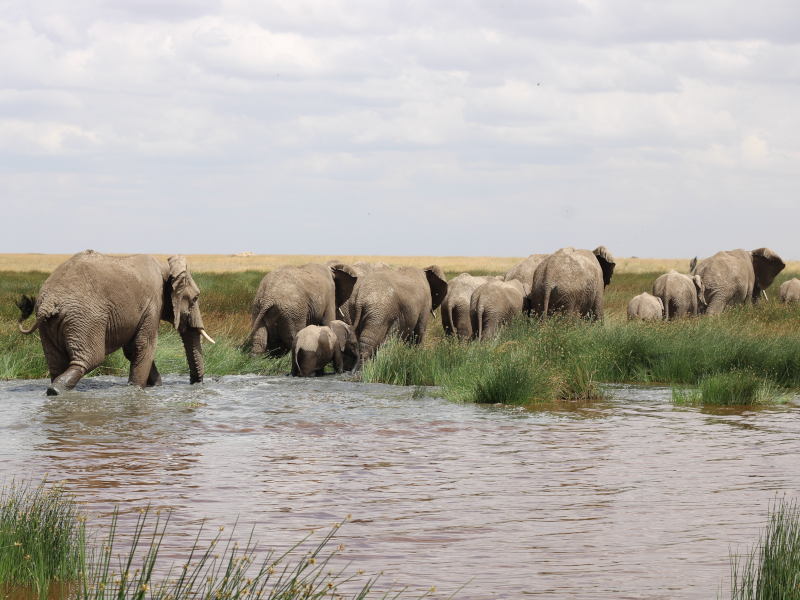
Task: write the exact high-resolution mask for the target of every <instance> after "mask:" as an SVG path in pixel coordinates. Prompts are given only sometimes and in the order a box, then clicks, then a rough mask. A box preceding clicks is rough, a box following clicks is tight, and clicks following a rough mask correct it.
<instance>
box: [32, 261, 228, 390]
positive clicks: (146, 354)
mask: <svg viewBox="0 0 800 600" xmlns="http://www.w3.org/2000/svg"><path fill="white" fill-rule="evenodd" d="M199 296H200V289H199V288H198V287H197V284H196V283H195V282H194V279H192V276H191V274H190V273H189V269H188V267H187V265H186V259H185V258H184V257H183V256H171V257H170V258H169V260H168V263H163V264H162V263H161V262H160V261H158V260H156V259H155V258H153V257H152V256H148V255H145V254H136V255H132V256H107V255H105V254H100V253H99V252H95V251H93V250H85V251H83V252H80V253H78V254H76V255H74V256H72V257H71V258H70V259H69V260H67V261H66V262H65V263H63V264H62V265H60V266H59V267H58V268H57V269H56V270H55V271H53V273H52V274H51V275H50V276H49V277H48V278H47V280H46V281H45V282H44V283H43V284H42V289H41V290H40V291H39V296H38V297H37V298H36V300H35V303H34V301H33V299H31V298H28V297H27V296H23V298H22V300H21V301H20V302H19V303H18V306H19V307H20V309H21V310H22V316H21V317H20V331H22V333H25V334H28V333H32V332H33V331H35V330H36V329H37V328H38V329H39V335H40V336H41V340H42V348H43V350H44V354H45V358H46V359H47V367H48V370H49V372H50V379H51V381H52V383H51V384H50V387H49V388H48V389H47V394H48V395H57V394H59V393H61V392H63V391H66V390H71V389H72V388H74V387H75V385H76V384H77V383H78V381H80V379H81V378H82V377H83V376H84V375H85V374H86V373H88V372H89V371H91V370H92V369H94V368H96V367H98V366H99V365H100V364H101V363H102V362H103V360H104V359H105V357H106V356H107V355H108V354H111V353H112V352H114V351H116V350H118V349H119V348H122V351H123V353H124V354H125V358H127V359H128V360H129V361H130V363H131V367H130V374H129V376H128V382H129V383H131V384H132V385H138V386H141V387H145V386H152V385H159V384H160V383H161V375H160V374H159V372H158V369H157V368H156V365H155V362H153V359H154V357H155V353H156V342H157V340H158V325H159V323H160V321H162V320H164V321H167V322H169V323H172V324H173V325H174V326H175V329H177V330H178V333H179V334H180V336H181V339H182V340H183V347H184V349H185V351H186V359H187V360H188V362H189V381H190V382H191V383H199V382H201V381H203V373H204V363H203V351H202V349H201V347H200V340H201V337H205V338H207V339H208V340H210V341H212V342H213V340H211V338H210V337H208V334H207V333H205V328H204V326H203V319H202V317H201V315H200V305H199V303H198V298H199ZM31 313H35V314H36V323H35V324H34V325H33V326H32V327H31V328H30V329H23V328H22V325H21V322H22V321H23V320H25V319H26V318H28V317H29V316H30V315H31Z"/></svg>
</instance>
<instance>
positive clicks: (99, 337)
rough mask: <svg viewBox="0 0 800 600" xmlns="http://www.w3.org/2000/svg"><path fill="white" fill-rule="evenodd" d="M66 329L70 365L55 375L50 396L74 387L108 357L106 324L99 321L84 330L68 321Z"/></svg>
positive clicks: (66, 352)
mask: <svg viewBox="0 0 800 600" xmlns="http://www.w3.org/2000/svg"><path fill="white" fill-rule="evenodd" d="M64 329H65V331H64V336H65V338H66V339H67V340H68V342H67V344H66V346H67V347H66V350H64V351H63V352H64V353H65V354H66V355H67V356H68V357H69V366H68V367H67V368H66V370H65V371H63V372H62V373H60V374H59V375H58V376H56V377H53V379H52V383H51V384H50V387H48V388H47V395H48V396H57V395H58V394H61V393H62V392H65V391H68V390H71V389H73V388H74V387H75V386H76V385H77V384H78V382H79V381H80V380H81V378H82V377H83V376H84V375H85V374H86V373H88V372H89V371H91V370H92V369H95V368H97V367H99V366H100V365H101V364H102V363H103V360H104V359H105V357H106V355H105V348H106V345H105V327H104V326H102V325H101V324H99V323H98V324H96V325H95V327H94V328H93V329H92V330H91V331H89V332H84V331H80V330H78V327H77V326H76V325H73V324H72V323H67V324H66V325H65V326H64ZM51 376H52V375H51Z"/></svg>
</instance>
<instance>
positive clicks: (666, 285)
mask: <svg viewBox="0 0 800 600" xmlns="http://www.w3.org/2000/svg"><path fill="white" fill-rule="evenodd" d="M653 295H654V296H656V297H658V298H660V299H661V302H663V304H664V318H666V319H667V320H668V321H669V320H671V319H677V318H679V317H684V316H686V315H696V314H698V313H699V312H700V310H702V309H704V308H705V306H706V296H705V286H704V285H703V280H702V279H701V278H700V276H699V275H691V276H689V275H684V274H683V273H678V272H677V271H676V270H675V269H673V270H672V271H670V272H669V273H664V274H663V275H661V276H659V277H658V279H656V280H655V281H654V282H653Z"/></svg>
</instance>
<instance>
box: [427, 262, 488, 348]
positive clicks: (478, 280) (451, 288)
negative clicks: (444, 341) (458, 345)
mask: <svg viewBox="0 0 800 600" xmlns="http://www.w3.org/2000/svg"><path fill="white" fill-rule="evenodd" d="M498 279H501V278H500V277H496V276H495V277H492V276H482V277H475V276H473V275H470V274H469V273H461V274H459V275H458V276H456V277H454V278H453V279H451V280H450V281H448V282H447V296H445V298H444V300H443V301H442V310H441V313H442V328H443V329H444V333H445V335H457V336H458V337H459V338H460V339H462V340H468V339H470V338H471V337H472V321H471V318H470V312H469V301H470V298H472V292H474V291H475V290H476V289H478V288H479V287H480V286H482V285H483V284H484V283H487V282H489V281H494V280H498Z"/></svg>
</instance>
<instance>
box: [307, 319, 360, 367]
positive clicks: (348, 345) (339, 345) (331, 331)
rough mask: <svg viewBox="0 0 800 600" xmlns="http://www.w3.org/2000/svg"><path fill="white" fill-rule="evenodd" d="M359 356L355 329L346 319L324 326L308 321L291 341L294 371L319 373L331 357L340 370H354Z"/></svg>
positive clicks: (334, 365)
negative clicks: (292, 341) (311, 323)
mask: <svg viewBox="0 0 800 600" xmlns="http://www.w3.org/2000/svg"><path fill="white" fill-rule="evenodd" d="M358 356H359V353H358V338H357V337H356V332H355V330H354V329H353V328H352V327H351V326H350V325H348V324H347V323H345V322H344V321H331V322H330V323H328V325H327V326H322V327H321V326H319V325H308V326H307V327H304V328H303V329H301V330H300V331H299V332H298V333H297V335H296V336H295V339H294V344H293V345H292V375H294V376H295V377H313V376H314V375H317V376H320V375H322V374H323V372H324V370H325V365H327V364H328V363H329V362H331V361H333V368H334V369H335V371H336V372H337V373H342V372H343V371H345V370H347V371H352V370H354V369H356V368H357V367H358V366H359V364H358Z"/></svg>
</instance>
